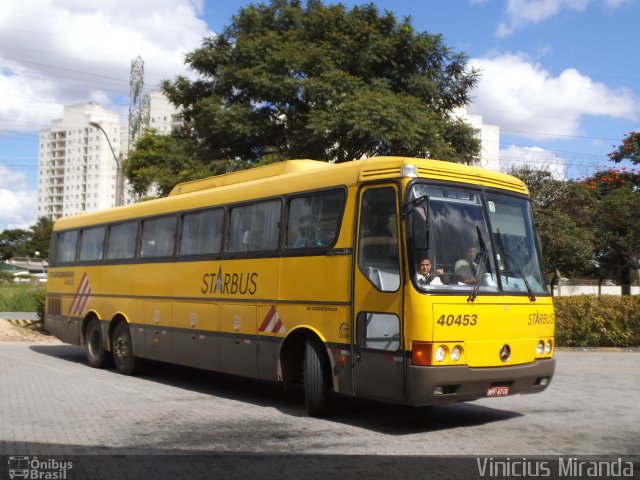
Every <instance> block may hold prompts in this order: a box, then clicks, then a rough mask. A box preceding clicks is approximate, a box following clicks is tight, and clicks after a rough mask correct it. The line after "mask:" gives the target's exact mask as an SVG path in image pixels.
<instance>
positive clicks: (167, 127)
mask: <svg viewBox="0 0 640 480" xmlns="http://www.w3.org/2000/svg"><path fill="white" fill-rule="evenodd" d="M180 117H181V116H180V113H178V112H177V111H176V107H174V106H173V104H172V103H171V102H170V101H169V99H168V98H167V97H165V96H164V95H163V94H162V92H160V91H158V90H156V91H154V92H151V93H150V94H149V125H147V127H148V128H153V129H155V130H157V131H158V133H163V134H165V135H168V134H169V133H171V131H172V130H173V129H174V128H177V127H178V126H179V125H180Z"/></svg>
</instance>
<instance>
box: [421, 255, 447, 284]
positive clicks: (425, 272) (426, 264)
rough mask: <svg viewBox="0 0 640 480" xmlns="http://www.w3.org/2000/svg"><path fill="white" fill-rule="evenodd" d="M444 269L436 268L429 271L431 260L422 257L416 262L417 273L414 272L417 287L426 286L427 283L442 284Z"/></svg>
mask: <svg viewBox="0 0 640 480" xmlns="http://www.w3.org/2000/svg"><path fill="white" fill-rule="evenodd" d="M443 275H444V270H442V269H438V270H436V271H434V272H432V271H431V260H430V259H428V258H423V259H422V260H420V263H419V264H418V273H416V283H417V284H418V286H419V287H426V286H427V285H444V284H445V283H444V281H443Z"/></svg>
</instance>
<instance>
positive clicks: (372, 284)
mask: <svg viewBox="0 0 640 480" xmlns="http://www.w3.org/2000/svg"><path fill="white" fill-rule="evenodd" d="M359 205H360V212H359V217H358V228H357V251H356V259H355V262H356V265H355V268H354V276H355V278H354V309H353V314H354V315H355V318H354V325H355V335H353V336H352V342H353V345H352V348H353V353H354V355H353V370H354V371H353V374H354V380H355V391H356V394H357V395H361V396H367V397H374V398H380V399H386V400H403V399H404V388H403V386H404V362H405V358H404V355H403V347H404V342H403V335H402V332H403V327H402V320H401V319H402V315H401V314H402V290H403V286H402V282H401V278H402V275H401V272H400V265H401V262H400V242H399V241H398V239H399V223H400V222H399V221H398V190H397V187H396V186H395V185H377V186H371V187H365V188H363V189H362V190H361V191H360V201H359Z"/></svg>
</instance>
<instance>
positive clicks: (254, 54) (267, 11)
mask: <svg viewBox="0 0 640 480" xmlns="http://www.w3.org/2000/svg"><path fill="white" fill-rule="evenodd" d="M186 63H187V65H188V67H189V68H190V69H191V70H193V71H194V72H195V73H197V74H198V79H196V80H190V79H187V78H185V77H182V76H180V77H177V78H176V79H175V80H174V81H164V82H163V84H162V88H163V91H164V93H165V94H166V95H167V96H168V98H169V99H170V100H171V101H172V102H173V103H174V104H175V105H176V106H178V107H180V108H181V109H182V115H183V122H182V127H181V128H180V129H179V131H178V132H177V133H175V134H174V137H176V138H177V139H179V140H181V141H179V142H178V144H179V145H180V147H181V148H184V147H185V146H186V145H187V144H188V143H190V144H191V146H192V148H191V149H187V150H183V152H184V153H185V155H186V157H188V159H189V162H187V163H188V164H189V165H192V164H196V163H199V164H201V165H202V167H203V169H204V170H211V169H213V168H214V165H213V163H214V161H216V160H217V161H221V162H222V165H223V167H218V169H220V168H223V169H227V168H247V167H250V166H254V165H258V164H263V163H270V162H273V161H280V160H283V159H290V158H315V159H318V160H326V161H335V162H344V161H349V160H354V159H359V158H362V157H364V156H374V155H408V156H416V157H432V158H439V159H442V160H449V161H462V162H467V163H470V162H472V161H473V159H474V157H475V156H476V155H477V153H478V150H479V142H478V140H477V139H476V138H475V136H474V132H473V129H472V128H471V127H470V126H469V125H468V124H466V123H464V122H462V121H460V120H457V119H456V118H455V117H454V116H453V115H452V112H453V111H454V109H456V108H457V107H461V106H464V105H466V104H467V103H468V101H469V92H470V90H471V89H472V87H473V86H474V85H475V84H476V83H477V79H478V73H477V72H476V71H474V70H470V69H468V68H467V57H466V56H465V55H463V54H461V53H455V52H453V51H452V50H451V49H450V48H449V47H447V46H446V45H445V44H444V42H443V40H442V37H441V36H440V35H432V34H428V33H418V32H416V31H415V30H414V28H413V26H412V25H411V20H410V19H409V18H405V19H404V20H403V21H401V22H398V21H397V20H396V18H395V16H394V15H393V13H390V12H384V13H383V14H381V13H380V12H379V11H378V10H377V8H376V7H375V6H374V5H373V4H369V5H364V6H360V7H354V8H352V9H350V10H348V9H347V8H346V7H345V6H344V5H342V4H337V5H330V6H325V5H323V4H322V2H321V1H319V0H309V1H308V2H307V3H306V6H302V4H301V1H299V0H271V2H270V3H268V4H257V5H249V6H247V7H245V8H242V9H240V10H239V12H238V13H237V14H236V15H235V16H234V17H233V19H232V22H231V24H230V25H229V26H228V27H226V28H225V29H224V30H223V31H222V33H220V34H219V35H218V36H216V37H211V38H206V39H204V41H203V43H202V46H201V47H200V48H198V49H196V50H194V51H192V52H190V53H189V54H187V56H186ZM138 148H143V145H140V146H139V147H138ZM149 160H152V159H149ZM191 162H192V163H191ZM157 163H159V164H160V166H159V167H158V168H159V169H160V170H161V171H158V172H157V173H158V174H160V175H161V176H164V175H165V174H166V173H167V172H168V171H169V169H168V168H167V167H166V165H164V161H158V162H157ZM137 174H138V171H137V170H135V169H132V170H130V171H129V172H128V178H129V180H130V181H131V182H132V183H133V184H134V185H137V184H138V183H137V180H136V175H137ZM142 183H145V182H142Z"/></svg>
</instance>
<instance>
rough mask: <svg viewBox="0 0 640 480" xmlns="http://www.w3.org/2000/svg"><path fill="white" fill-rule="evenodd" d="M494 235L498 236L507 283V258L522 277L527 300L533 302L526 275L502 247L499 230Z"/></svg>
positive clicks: (533, 296) (533, 297) (534, 298)
mask: <svg viewBox="0 0 640 480" xmlns="http://www.w3.org/2000/svg"><path fill="white" fill-rule="evenodd" d="M496 236H497V238H498V247H499V248H500V253H501V254H502V255H503V257H504V273H505V275H506V276H507V285H508V284H509V260H511V263H512V264H513V266H514V267H515V268H516V271H517V272H518V274H519V275H520V278H522V281H523V282H524V286H525V287H527V294H528V297H529V300H530V301H532V302H535V301H536V296H535V295H534V294H533V289H532V288H531V285H529V282H528V281H527V277H525V275H524V273H523V272H522V269H521V268H520V265H518V262H516V260H515V259H514V258H513V257H512V256H511V254H510V253H508V252H507V251H506V250H505V248H504V244H503V243H502V235H501V234H500V230H496Z"/></svg>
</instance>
